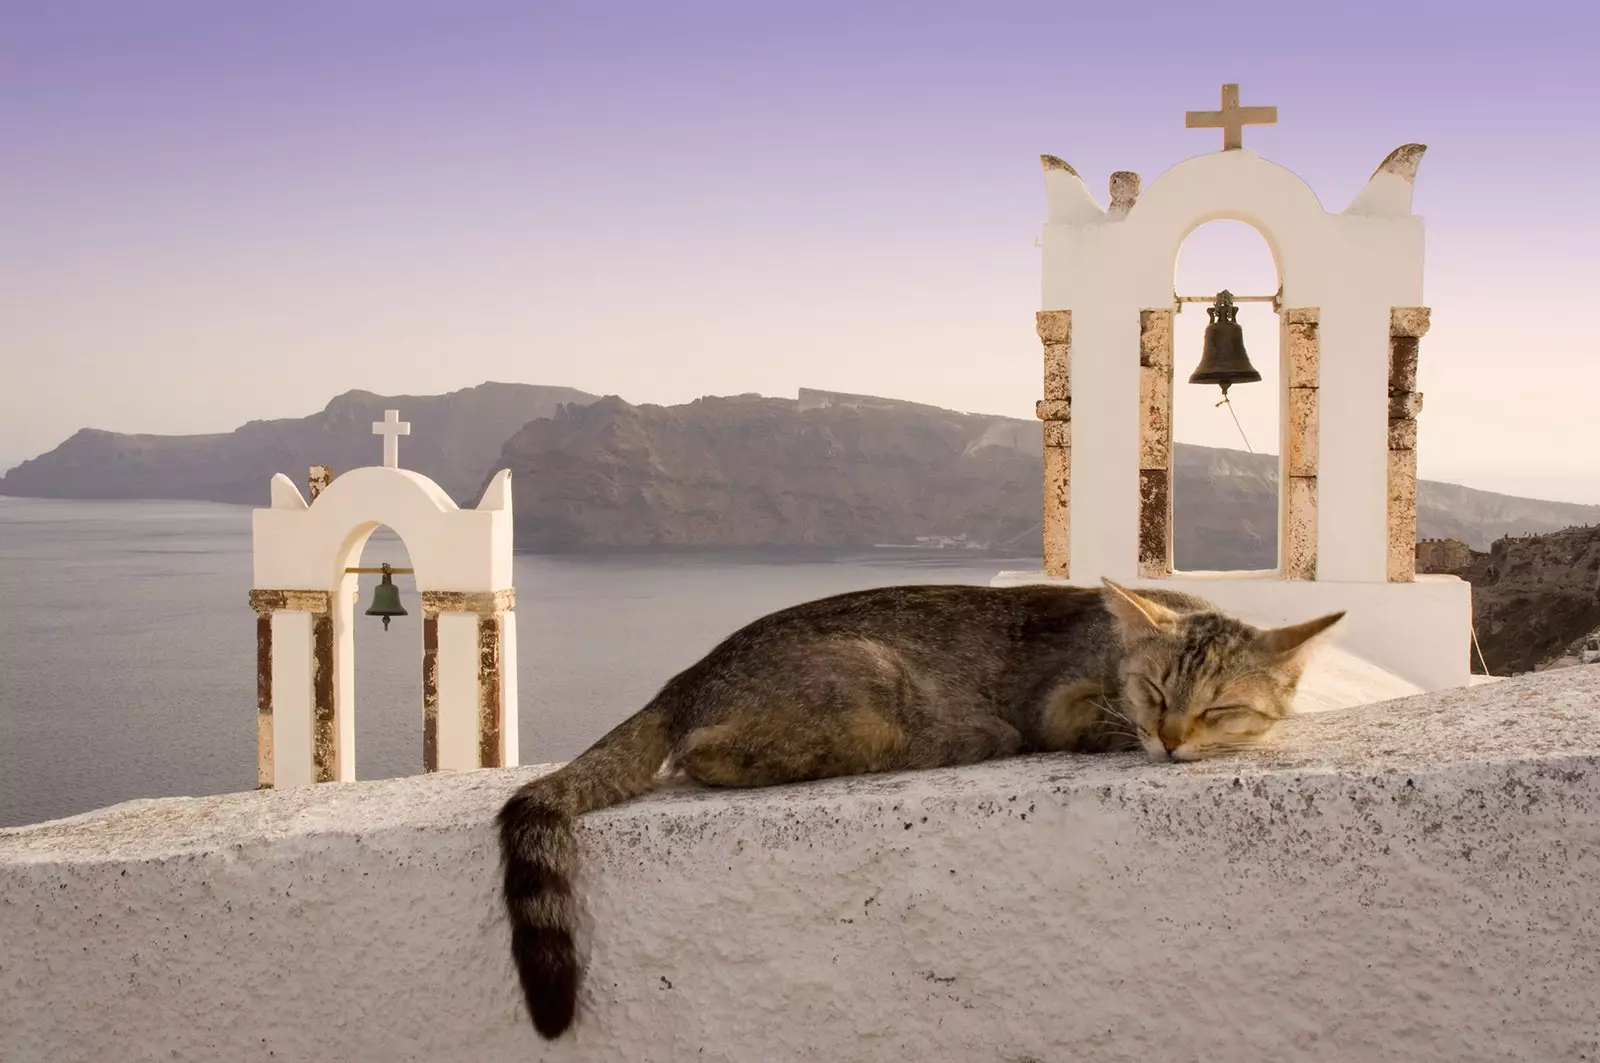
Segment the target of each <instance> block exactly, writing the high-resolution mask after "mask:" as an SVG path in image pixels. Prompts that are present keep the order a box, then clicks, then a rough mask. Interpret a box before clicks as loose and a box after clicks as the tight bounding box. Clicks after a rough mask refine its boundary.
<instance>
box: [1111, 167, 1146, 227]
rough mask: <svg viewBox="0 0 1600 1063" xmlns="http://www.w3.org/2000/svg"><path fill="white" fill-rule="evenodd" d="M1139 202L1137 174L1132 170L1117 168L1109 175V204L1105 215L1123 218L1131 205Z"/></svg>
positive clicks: (1131, 207)
mask: <svg viewBox="0 0 1600 1063" xmlns="http://www.w3.org/2000/svg"><path fill="white" fill-rule="evenodd" d="M1137 202H1139V175H1138V174H1136V173H1134V172H1133V171H1132V170H1118V171H1116V172H1115V173H1113V174H1112V175H1111V205H1110V206H1108V207H1107V208H1106V217H1108V218H1125V217H1127V216H1128V211H1130V210H1132V209H1133V205H1134V204H1135V203H1137Z"/></svg>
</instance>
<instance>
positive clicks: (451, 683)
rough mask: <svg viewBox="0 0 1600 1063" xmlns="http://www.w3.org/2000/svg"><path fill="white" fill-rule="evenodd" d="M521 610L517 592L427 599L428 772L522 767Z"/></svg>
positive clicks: (440, 594)
mask: <svg viewBox="0 0 1600 1063" xmlns="http://www.w3.org/2000/svg"><path fill="white" fill-rule="evenodd" d="M514 608H515V593H514V592H513V591H512V590H511V589H510V588H507V589H505V590H500V591H490V592H485V593H474V592H464V591H424V592H423V593H422V612H423V625H424V628H423V768H424V770H425V771H472V770H474V769H476V768H499V767H514V766H515V765H516V764H517V759H518V747H517V726H516V711H517V703H516V695H517V687H516V678H515V673H514V671H513V669H514V668H515V666H516V645H515V644H516V624H515V621H514V620H513V619H511V618H512V616H513V613H512V610H513V609H514ZM508 721H509V724H508Z"/></svg>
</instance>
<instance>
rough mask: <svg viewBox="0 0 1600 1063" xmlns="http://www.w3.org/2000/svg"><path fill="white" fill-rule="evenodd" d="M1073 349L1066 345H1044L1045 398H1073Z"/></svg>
mask: <svg viewBox="0 0 1600 1063" xmlns="http://www.w3.org/2000/svg"><path fill="white" fill-rule="evenodd" d="M1071 351H1072V348H1071V347H1070V346H1068V345H1067V344H1065V343H1047V344H1045V345H1044V397H1045V398H1047V399H1070V398H1072V359H1071Z"/></svg>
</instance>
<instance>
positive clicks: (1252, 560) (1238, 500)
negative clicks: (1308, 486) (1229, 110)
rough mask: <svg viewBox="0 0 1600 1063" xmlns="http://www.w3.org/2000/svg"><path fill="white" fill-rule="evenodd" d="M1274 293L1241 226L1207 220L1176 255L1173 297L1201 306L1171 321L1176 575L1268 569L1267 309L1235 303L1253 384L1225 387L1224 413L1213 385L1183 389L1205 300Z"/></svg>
mask: <svg viewBox="0 0 1600 1063" xmlns="http://www.w3.org/2000/svg"><path fill="white" fill-rule="evenodd" d="M1278 286H1279V274H1278V267H1277V263H1276V262H1275V261H1274V260H1273V256H1272V250H1271V248H1269V247H1268V246H1267V242H1266V240H1264V239H1263V238H1262V236H1261V234H1260V233H1259V232H1258V231H1257V230H1256V229H1255V228H1254V227H1252V226H1250V225H1248V224H1246V223H1245V222H1240V221H1213V222H1208V223H1207V224H1205V225H1202V226H1200V227H1199V228H1197V229H1195V230H1194V231H1193V232H1192V233H1190V234H1189V236H1188V238H1187V239H1186V240H1184V242H1183V245H1182V246H1181V247H1180V248H1179V250H1178V259H1177V263H1176V267H1175V270H1174V287H1175V289H1176V290H1177V293H1178V295H1180V296H1205V297H1206V301H1205V302H1186V303H1183V304H1182V307H1183V309H1182V311H1181V312H1180V313H1178V314H1177V315H1176V317H1175V318H1174V322H1173V337H1172V339H1173V382H1172V392H1173V394H1172V438H1173V440H1174V442H1175V443H1176V444H1177V446H1176V447H1175V448H1174V453H1173V464H1172V470H1173V477H1172V492H1173V499H1172V524H1173V527H1172V547H1173V558H1172V560H1173V568H1174V569H1175V570H1177V571H1191V572H1193V571H1231V572H1238V571H1262V570H1273V569H1276V568H1277V567H1278V512H1279V489H1278V458H1277V452H1278V449H1279V448H1278V441H1279V421H1280V414H1281V401H1282V400H1281V395H1282V386H1281V375H1282V374H1281V371H1280V367H1279V356H1278V348H1279V320H1278V314H1277V312H1276V311H1275V310H1274V309H1273V305H1272V304H1271V303H1270V302H1240V303H1239V304H1238V307H1239V315H1238V322H1239V326H1240V328H1241V329H1242V330H1243V332H1244V342H1245V349H1246V350H1247V351H1248V353H1249V357H1250V362H1251V364H1252V365H1254V366H1255V368H1256V370H1257V371H1258V372H1259V373H1260V374H1261V380H1260V382H1259V383H1246V384H1235V385H1233V386H1232V387H1231V388H1230V389H1229V391H1228V399H1229V404H1228V405H1218V401H1219V400H1220V399H1221V398H1222V394H1221V391H1220V390H1219V389H1218V387H1217V386H1216V385H1214V384H1206V385H1200V384H1190V383H1189V375H1190V374H1191V373H1193V372H1194V370H1195V367H1196V366H1197V365H1198V364H1199V362H1200V356H1201V351H1202V349H1203V345H1204V341H1205V330H1206V324H1207V322H1208V320H1209V318H1208V315H1207V314H1206V309H1207V307H1208V306H1210V304H1211V299H1212V298H1213V297H1215V295H1216V294H1217V293H1218V292H1220V291H1222V290H1224V289H1226V290H1227V291H1229V292H1232V293H1233V294H1234V296H1236V297H1237V296H1260V295H1272V294H1273V293H1275V292H1276V291H1277V290H1278ZM1235 418H1237V422H1236V421H1235ZM1199 447H1205V448H1210V449H1206V450H1200V449H1197V448H1199Z"/></svg>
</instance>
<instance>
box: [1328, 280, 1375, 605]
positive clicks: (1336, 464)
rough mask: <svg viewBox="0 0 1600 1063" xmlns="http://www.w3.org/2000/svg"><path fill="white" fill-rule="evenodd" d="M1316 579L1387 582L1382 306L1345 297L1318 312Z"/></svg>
mask: <svg viewBox="0 0 1600 1063" xmlns="http://www.w3.org/2000/svg"><path fill="white" fill-rule="evenodd" d="M1320 311H1321V312H1320V320H1319V324H1318V332H1319V337H1320V348H1321V350H1320V354H1319V357H1318V372H1319V383H1318V389H1317V391H1318V405H1319V406H1320V408H1321V410H1322V411H1323V416H1322V417H1321V418H1320V419H1319V421H1320V423H1319V424H1318V428H1317V437H1318V439H1317V515H1318V522H1317V524H1318V526H1317V569H1316V572H1317V578H1318V579H1319V580H1329V581H1333V582H1347V583H1381V582H1385V581H1386V580H1387V578H1388V542H1389V514H1388V494H1387V492H1386V491H1383V490H1379V489H1378V485H1380V484H1385V483H1387V482H1388V478H1389V447H1388V438H1389V404H1388V401H1387V396H1388V392H1389V379H1388V378H1389V305H1388V304H1387V303H1384V302H1380V301H1377V300H1374V299H1370V298H1359V299H1358V298H1355V297H1351V298H1349V299H1347V300H1346V301H1345V302H1343V303H1331V304H1324V305H1323V306H1322V307H1321V308H1320Z"/></svg>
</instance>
